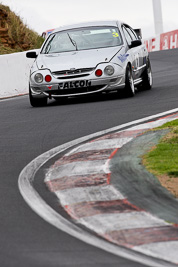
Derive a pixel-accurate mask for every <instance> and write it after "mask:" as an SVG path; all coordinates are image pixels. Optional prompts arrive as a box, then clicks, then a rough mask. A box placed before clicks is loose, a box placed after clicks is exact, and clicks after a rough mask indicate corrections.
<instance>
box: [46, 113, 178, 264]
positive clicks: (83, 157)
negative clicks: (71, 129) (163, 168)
mask: <svg viewBox="0 0 178 267" xmlns="http://www.w3.org/2000/svg"><path fill="white" fill-rule="evenodd" d="M176 118H178V113H177V114H174V115H171V116H168V117H165V118H161V119H159V120H156V121H154V122H149V123H144V124H141V125H139V126H135V127H132V128H130V129H127V130H124V131H121V132H116V133H113V134H109V135H105V136H104V137H101V138H97V139H95V140H92V141H90V142H88V143H85V144H84V145H81V146H79V147H77V148H75V149H73V150H72V151H70V152H69V153H68V154H66V155H64V156H63V157H62V158H60V159H59V160H58V161H56V162H55V163H54V165H53V166H52V167H51V168H50V169H49V170H48V172H47V174H46V178H45V183H46V185H47V186H48V188H49V189H50V191H51V192H54V193H55V194H56V196H57V198H58V199H59V202H60V204H61V205H62V206H63V208H64V209H65V210H66V212H67V213H68V214H69V215H70V216H71V217H72V218H73V219H74V220H75V222H76V223H78V224H82V225H84V226H85V227H87V228H89V229H90V230H92V231H94V232H95V233H96V234H98V235H99V236H101V237H103V238H105V239H107V240H108V241H110V242H113V243H114V244H117V245H121V246H124V247H127V248H131V249H133V250H137V251H140V252H143V253H145V254H147V255H150V256H153V257H157V258H160V259H164V260H166V261H170V262H173V263H175V264H176V263H177V264H178V254H177V250H178V228H177V227H176V226H173V225H172V224H170V223H168V222H165V221H164V220H162V219H159V218H158V217H156V216H153V215H151V214H150V213H148V212H146V211H145V210H142V209H140V208H139V207H137V206H135V205H133V204H132V203H130V202H129V201H128V200H127V196H124V195H122V194H121V192H119V191H118V190H117V189H116V188H115V187H114V186H113V185H112V184H111V183H110V175H111V171H110V164H109V163H110V160H111V158H112V157H114V155H115V153H116V152H117V151H118V149H119V148H121V147H122V146H123V145H124V144H126V143H128V142H130V141H131V140H132V139H133V138H135V137H137V136H139V135H140V134H142V133H143V132H145V130H147V129H151V128H154V127H157V126H160V125H162V124H164V123H166V122H168V121H171V120H174V119H176ZM128 186H129V185H128ZM165 252H166V253H165Z"/></svg>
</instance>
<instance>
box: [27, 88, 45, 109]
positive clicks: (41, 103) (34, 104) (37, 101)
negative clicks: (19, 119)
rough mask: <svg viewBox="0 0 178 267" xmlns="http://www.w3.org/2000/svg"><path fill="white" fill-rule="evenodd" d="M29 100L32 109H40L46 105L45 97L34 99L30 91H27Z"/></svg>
mask: <svg viewBox="0 0 178 267" xmlns="http://www.w3.org/2000/svg"><path fill="white" fill-rule="evenodd" d="M29 99H30V104H31V105H32V107H42V106H46V105H47V100H48V99H47V97H45V98H34V97H33V96H32V93H31V90H30V89H29Z"/></svg>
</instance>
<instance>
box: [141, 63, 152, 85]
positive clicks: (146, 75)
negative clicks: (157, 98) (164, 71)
mask: <svg viewBox="0 0 178 267" xmlns="http://www.w3.org/2000/svg"><path fill="white" fill-rule="evenodd" d="M142 79H143V82H142V88H143V89H145V90H150V89H151V88H152V85H153V76H152V71H151V64H150V60H149V58H147V62H146V69H145V70H144V72H143V76H142Z"/></svg>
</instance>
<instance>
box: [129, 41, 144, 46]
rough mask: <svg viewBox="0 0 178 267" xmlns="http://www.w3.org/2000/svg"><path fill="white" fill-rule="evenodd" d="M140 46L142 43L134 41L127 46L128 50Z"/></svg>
mask: <svg viewBox="0 0 178 267" xmlns="http://www.w3.org/2000/svg"><path fill="white" fill-rule="evenodd" d="M140 45H142V41H141V40H134V41H132V43H131V45H130V46H129V48H133V47H137V46H140Z"/></svg>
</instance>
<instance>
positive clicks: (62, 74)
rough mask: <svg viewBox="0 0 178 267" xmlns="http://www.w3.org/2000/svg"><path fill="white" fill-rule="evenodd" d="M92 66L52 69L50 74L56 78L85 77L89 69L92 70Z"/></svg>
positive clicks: (88, 73)
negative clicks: (60, 69)
mask: <svg viewBox="0 0 178 267" xmlns="http://www.w3.org/2000/svg"><path fill="white" fill-rule="evenodd" d="M93 70H94V68H84V69H73V70H72V69H71V70H62V71H54V72H52V74H53V75H54V76H57V77H56V78H57V79H68V78H70V79H72V78H78V77H85V76H88V75H90V73H91V71H93Z"/></svg>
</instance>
